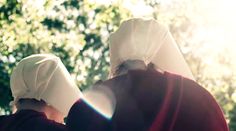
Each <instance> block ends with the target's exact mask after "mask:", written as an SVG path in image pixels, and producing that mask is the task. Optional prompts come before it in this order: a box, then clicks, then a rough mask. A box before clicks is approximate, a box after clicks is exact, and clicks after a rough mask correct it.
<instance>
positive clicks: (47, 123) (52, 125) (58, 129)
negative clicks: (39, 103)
mask: <svg viewBox="0 0 236 131" xmlns="http://www.w3.org/2000/svg"><path fill="white" fill-rule="evenodd" d="M36 121H37V122H38V124H39V127H38V129H39V131H40V130H41V131H42V130H45V131H46V130H48V131H67V127H66V125H64V124H61V123H57V122H55V121H52V120H48V119H47V120H36Z"/></svg>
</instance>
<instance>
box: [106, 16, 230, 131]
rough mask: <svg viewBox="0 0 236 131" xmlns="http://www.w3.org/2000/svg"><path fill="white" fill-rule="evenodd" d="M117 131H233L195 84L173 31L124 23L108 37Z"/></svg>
mask: <svg viewBox="0 0 236 131" xmlns="http://www.w3.org/2000/svg"><path fill="white" fill-rule="evenodd" d="M109 47H110V65H111V77H112V78H111V79H109V80H107V81H104V82H103V83H102V85H106V86H107V87H109V88H110V89H111V90H112V91H113V93H114V95H115V98H116V102H117V104H116V108H115V112H114V115H113V118H112V128H113V130H114V131H228V127H227V123H226V120H225V118H224V115H223V112H222V110H221V109H220V107H219V105H218V104H217V102H216V101H215V99H214V98H213V97H212V95H211V94H210V93H209V92H208V91H206V90H205V89H204V88H203V87H201V86H200V85H198V84H197V83H196V82H195V81H194V77H193V75H192V73H191V71H190V69H189V68H188V65H187V63H186V62H185V60H184V58H183V56H182V54H181V52H180V51H179V49H178V47H177V45H176V43H175V41H174V39H173V38H172V36H171V33H170V32H169V31H168V28H167V27H166V26H164V25H162V24H160V23H158V22H157V21H156V20H154V19H141V18H134V19H129V20H127V21H124V22H123V23H122V24H121V25H120V27H119V28H118V30H117V31H115V32H114V33H112V34H111V35H110V37H109Z"/></svg>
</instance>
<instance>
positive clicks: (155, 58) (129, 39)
mask: <svg viewBox="0 0 236 131" xmlns="http://www.w3.org/2000/svg"><path fill="white" fill-rule="evenodd" d="M109 46H110V63H111V74H114V73H115V71H116V69H117V67H118V66H119V65H120V64H121V63H122V62H124V61H126V60H142V61H144V62H145V63H146V64H148V63H150V62H152V63H153V64H154V65H155V66H156V67H157V68H159V69H161V70H163V71H168V72H171V73H175V74H179V75H182V76H184V77H187V78H189V79H192V80H194V77H193V75H192V73H191V71H190V69H189V67H188V65H187V63H186V62H185V60H184V58H183V56H182V54H181V52H180V51H179V49H178V47H177V45H176V43H175V41H174V39H173V37H172V35H171V34H170V32H169V31H168V28H167V27H166V26H164V25H161V24H160V23H158V22H157V21H155V20H154V19H141V18H134V19H130V20H127V21H124V22H123V23H122V24H121V26H120V27H119V29H118V30H117V31H116V32H114V33H112V34H111V35H110V37H109Z"/></svg>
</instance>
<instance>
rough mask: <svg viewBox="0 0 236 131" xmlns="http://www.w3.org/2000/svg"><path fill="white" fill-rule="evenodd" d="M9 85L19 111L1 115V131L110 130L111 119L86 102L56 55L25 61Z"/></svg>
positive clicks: (36, 55)
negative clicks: (65, 118)
mask: <svg viewBox="0 0 236 131" xmlns="http://www.w3.org/2000/svg"><path fill="white" fill-rule="evenodd" d="M10 82H11V91H12V95H13V97H14V100H13V104H15V105H16V109H17V111H16V112H15V113H14V114H11V115H5V116H0V131H104V130H106V129H107V128H108V127H109V126H108V123H109V120H108V119H107V118H105V117H104V116H102V115H101V114H100V113H98V111H96V110H95V109H94V108H92V106H91V105H89V104H88V103H87V102H86V100H85V98H84V97H83V95H82V93H81V92H80V90H79V88H78V87H77V86H76V84H75V82H74V81H73V80H72V78H71V76H70V74H69V72H68V71H67V69H66V68H65V66H64V65H63V63H62V62H61V60H60V58H58V57H56V56H54V55H51V54H34V55H31V56H28V57H26V58H24V59H22V60H21V61H20V62H19V63H18V64H17V66H16V67H15V69H14V71H13V73H12V75H11V80H10ZM94 103H96V102H94ZM64 117H67V122H66V124H64ZM84 123H86V124H84ZM87 124H88V125H89V126H87ZM91 125H92V126H91Z"/></svg>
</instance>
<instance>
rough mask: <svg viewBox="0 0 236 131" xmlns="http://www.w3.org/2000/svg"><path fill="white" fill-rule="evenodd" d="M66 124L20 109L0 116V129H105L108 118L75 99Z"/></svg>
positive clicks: (3, 130) (4, 130)
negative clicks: (14, 112)
mask: <svg viewBox="0 0 236 131" xmlns="http://www.w3.org/2000/svg"><path fill="white" fill-rule="evenodd" d="M67 119H68V120H67V123H66V125H63V124H60V123H57V122H54V121H51V120H49V119H47V117H46V115H45V114H44V113H40V112H37V111H33V110H21V111H19V112H18V113H16V114H12V115H9V116H0V131H106V130H108V129H109V125H108V124H109V122H110V121H109V120H108V119H106V118H104V117H103V116H101V115H100V114H99V113H98V112H96V111H95V110H94V109H93V108H91V107H90V106H89V105H87V104H86V103H85V102H84V101H83V100H79V101H77V102H76V103H75V104H74V105H73V107H72V108H71V110H70V112H69V116H68V118H67Z"/></svg>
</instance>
